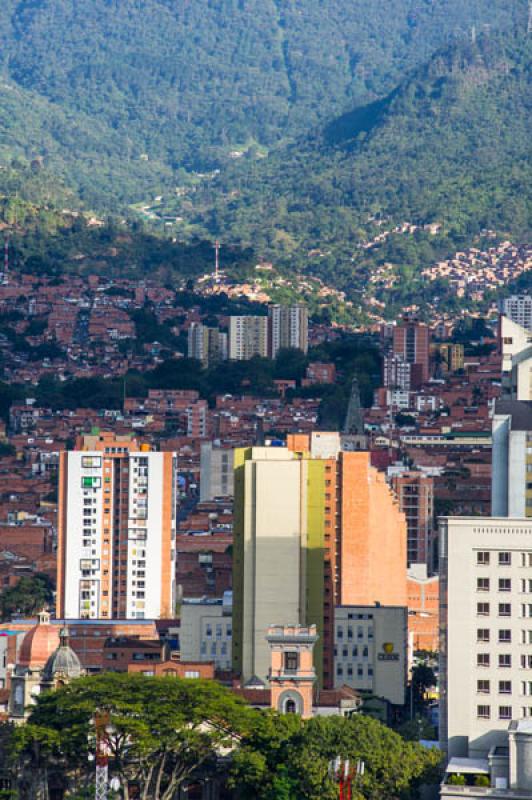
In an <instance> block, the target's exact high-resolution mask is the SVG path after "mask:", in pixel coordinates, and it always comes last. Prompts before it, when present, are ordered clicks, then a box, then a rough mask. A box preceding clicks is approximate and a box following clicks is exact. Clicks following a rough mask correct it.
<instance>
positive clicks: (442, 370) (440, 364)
mask: <svg viewBox="0 0 532 800" xmlns="http://www.w3.org/2000/svg"><path fill="white" fill-rule="evenodd" d="M430 349H431V356H432V359H433V361H434V367H435V372H436V373H439V374H444V375H445V374H447V373H449V372H451V373H452V372H458V370H460V369H463V368H464V345H463V344H458V343H455V342H441V343H437V344H432V345H431V346H430Z"/></svg>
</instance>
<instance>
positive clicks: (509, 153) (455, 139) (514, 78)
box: [196, 35, 532, 286]
mask: <svg viewBox="0 0 532 800" xmlns="http://www.w3.org/2000/svg"><path fill="white" fill-rule="evenodd" d="M531 52H532V37H526V36H524V35H518V36H504V37H497V36H490V37H488V38H484V39H481V40H480V41H479V42H477V43H476V44H475V45H472V44H464V45H461V46H458V47H452V48H450V49H448V50H446V51H444V52H440V53H438V54H437V55H435V56H434V57H433V58H432V59H431V60H430V62H429V63H428V64H427V65H426V66H424V67H421V68H419V69H418V70H417V72H416V73H415V74H414V76H413V77H412V78H410V79H408V80H407V81H406V82H404V83H403V84H401V85H400V86H399V88H397V89H396V90H394V91H393V92H392V93H391V94H390V95H389V96H388V97H387V98H385V99H384V100H382V101H380V102H378V103H374V104H372V105H370V106H366V107H363V108H358V109H356V110H355V111H354V112H352V113H350V114H347V115H345V116H344V117H342V118H339V119H338V120H336V122H334V123H332V124H329V125H328V126H327V127H326V128H325V130H324V131H323V132H322V133H319V134H317V135H316V136H314V137H309V138H306V139H303V140H301V141H299V142H297V143H295V144H292V145H290V146H288V147H286V148H281V149H279V150H278V151H277V152H276V153H275V154H272V155H271V156H270V157H269V158H268V159H264V160H262V161H261V162H259V163H251V164H249V163H248V164H245V163H243V162H240V163H237V164H235V165H234V166H233V167H232V169H231V170H229V171H226V172H225V174H222V175H221V176H220V178H219V181H218V184H217V185H215V186H212V185H210V186H209V187H208V190H206V191H205V194H204V196H203V198H201V197H197V198H196V208H197V210H198V211H199V214H198V219H199V220H203V221H204V224H206V225H207V226H209V227H210V230H211V233H212V234H213V235H214V234H216V235H219V234H220V233H222V232H223V233H224V234H225V236H226V237H227V236H228V231H230V233H231V236H232V237H233V238H234V239H235V240H241V241H244V242H246V241H253V242H254V244H255V246H256V247H257V249H258V250H259V252H262V253H263V254H265V255H270V256H273V257H274V258H276V259H277V260H282V259H283V258H284V261H285V263H288V264H290V263H292V264H293V265H295V266H297V267H305V266H308V265H310V268H311V269H312V270H313V271H315V272H318V274H323V275H327V277H328V279H329V280H331V279H332V278H334V279H336V280H337V281H338V285H343V286H352V285H353V283H354V284H355V285H356V276H357V271H358V272H359V273H360V275H366V276H367V274H368V270H369V271H371V270H370V269H369V268H370V267H371V264H372V263H376V260H378V261H379V263H382V262H384V261H390V262H392V263H394V262H395V263H405V264H409V266H410V267H411V268H413V269H414V270H415V268H416V266H417V265H418V263H419V264H421V265H427V263H428V262H430V259H431V258H435V257H439V256H441V255H443V254H444V253H445V252H452V251H453V248H454V249H458V248H460V247H461V246H466V245H467V244H471V242H472V239H473V237H474V236H475V235H476V234H478V233H479V232H480V231H481V230H482V229H484V228H491V229H495V230H497V231H498V232H499V233H508V234H510V235H512V236H515V237H516V238H517V239H522V238H526V236H527V234H529V233H530V228H531V227H532V223H531V196H530V186H531V177H532V176H531V155H532V153H531V141H532V139H531V136H530V131H531V130H532V91H531V89H532V86H531V83H532V81H531V69H532V68H531ZM213 198H214V202H213ZM202 202H203V203H204V205H203V206H202ZM402 222H408V223H414V224H416V225H419V226H424V225H428V224H430V223H435V224H439V226H440V229H439V233H438V234H437V235H433V234H430V233H427V232H423V231H420V232H418V233H417V234H416V235H415V236H410V237H405V236H403V237H400V236H398V237H390V238H389V239H387V240H385V241H384V242H383V243H382V244H381V245H380V246H379V247H376V248H374V249H372V250H366V249H364V248H362V249H360V245H361V244H362V243H364V242H366V241H367V240H371V239H372V238H373V236H375V235H377V234H379V233H382V231H383V230H386V229H388V230H390V229H393V226H394V225H397V224H400V223H402ZM394 247H395V251H394V249H393V248H394ZM314 250H316V251H317V252H316V253H314V254H312V251H314ZM309 252H311V256H310V257H309ZM365 268H367V269H365Z"/></svg>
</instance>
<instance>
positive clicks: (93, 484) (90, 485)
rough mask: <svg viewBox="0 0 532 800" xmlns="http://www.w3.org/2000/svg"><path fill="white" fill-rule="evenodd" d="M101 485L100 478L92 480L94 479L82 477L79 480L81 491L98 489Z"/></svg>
mask: <svg viewBox="0 0 532 800" xmlns="http://www.w3.org/2000/svg"><path fill="white" fill-rule="evenodd" d="M101 485H102V479H101V478H94V477H86V476H84V477H83V478H82V479H81V488H82V489H99V488H100V486H101Z"/></svg>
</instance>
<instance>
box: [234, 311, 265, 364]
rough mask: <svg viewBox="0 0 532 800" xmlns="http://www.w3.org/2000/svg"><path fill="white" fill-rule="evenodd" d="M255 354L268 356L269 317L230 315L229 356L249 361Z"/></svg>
mask: <svg viewBox="0 0 532 800" xmlns="http://www.w3.org/2000/svg"><path fill="white" fill-rule="evenodd" d="M253 356H262V357H263V358H267V357H268V317H253V316H238V317H230V318H229V358H230V359H231V360H233V361H242V360H243V361H247V360H248V359H250V358H253Z"/></svg>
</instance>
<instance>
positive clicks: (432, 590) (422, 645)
mask: <svg viewBox="0 0 532 800" xmlns="http://www.w3.org/2000/svg"><path fill="white" fill-rule="evenodd" d="M439 601H440V582H439V580H438V578H431V579H429V580H428V581H417V580H415V579H413V578H409V579H408V632H409V634H410V635H411V636H412V638H413V646H414V650H432V651H436V650H438V649H439Z"/></svg>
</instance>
